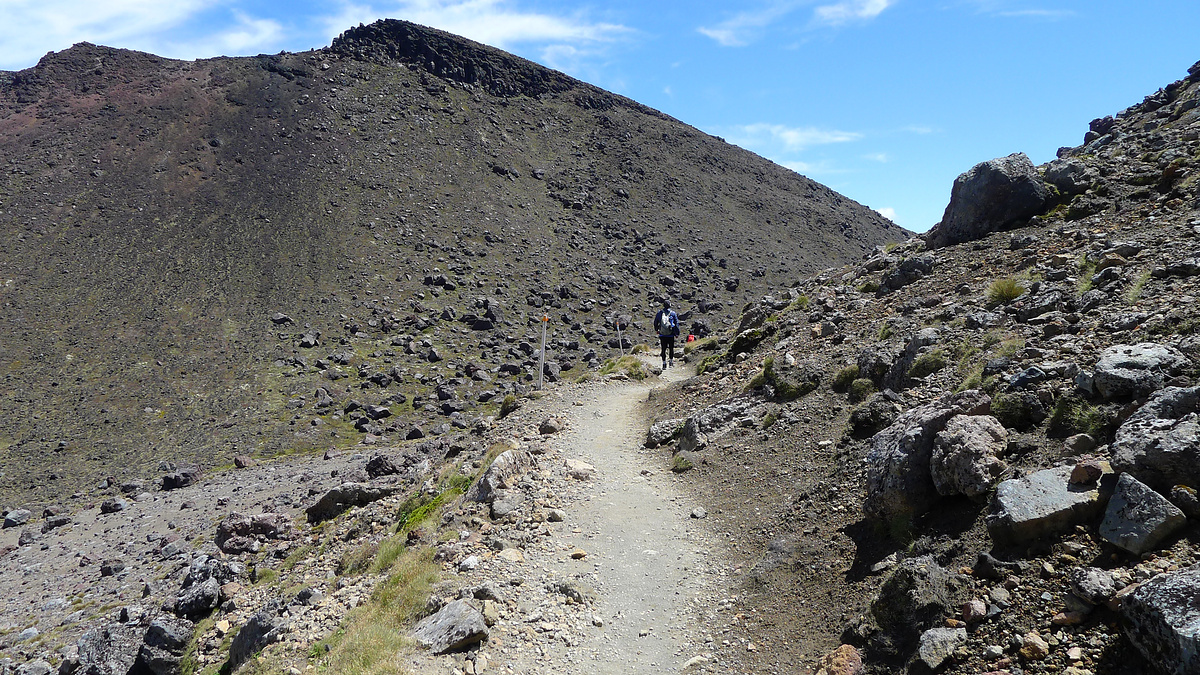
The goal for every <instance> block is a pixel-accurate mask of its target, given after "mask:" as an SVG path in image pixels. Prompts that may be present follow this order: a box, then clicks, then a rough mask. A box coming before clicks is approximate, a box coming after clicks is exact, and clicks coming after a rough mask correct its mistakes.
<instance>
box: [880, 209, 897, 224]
mask: <svg viewBox="0 0 1200 675" xmlns="http://www.w3.org/2000/svg"><path fill="white" fill-rule="evenodd" d="M875 213H878V214H879V215H881V216H883V217H884V218H887V219H888V220H890V221H892V222H893V223H894V222H896V209H893V208H892V207H890V206H885V207H883V208H882V209H875Z"/></svg>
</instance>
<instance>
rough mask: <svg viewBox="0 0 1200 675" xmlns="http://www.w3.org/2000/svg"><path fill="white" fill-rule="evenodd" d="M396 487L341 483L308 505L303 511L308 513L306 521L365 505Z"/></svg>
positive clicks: (386, 495) (313, 521) (391, 492)
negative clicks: (314, 502)
mask: <svg viewBox="0 0 1200 675" xmlns="http://www.w3.org/2000/svg"><path fill="white" fill-rule="evenodd" d="M397 489H398V488H395V487H389V486H379V485H368V484H365V483H342V484H341V485H339V486H337V487H335V488H333V489H332V490H330V491H329V492H326V493H325V494H324V496H322V497H321V499H319V500H318V501H317V503H316V504H313V505H312V506H310V507H308V508H307V509H306V510H305V513H306V514H307V515H308V522H310V523H319V522H321V521H325V520H329V519H331V518H337V517H338V516H340V515H341V514H343V513H345V512H346V511H349V510H350V509H351V508H353V507H355V506H366V505H367V504H370V503H371V502H375V501H379V500H380V499H383V498H384V497H389V496H391V495H393V494H395V493H396V491H397Z"/></svg>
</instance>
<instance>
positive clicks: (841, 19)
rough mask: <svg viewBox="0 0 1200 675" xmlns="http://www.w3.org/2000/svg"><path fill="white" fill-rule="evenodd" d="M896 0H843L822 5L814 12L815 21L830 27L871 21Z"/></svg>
mask: <svg viewBox="0 0 1200 675" xmlns="http://www.w3.org/2000/svg"><path fill="white" fill-rule="evenodd" d="M893 4H895V0H843V1H842V2H839V3H836V4H833V5H821V6H820V7H817V8H816V9H814V10H813V20H814V21H816V22H817V23H820V24H825V25H829V26H841V25H843V24H846V23H850V22H851V21H869V20H871V19H874V18H875V17H877V16H879V15H880V14H882V13H883V10H885V9H887V8H888V7H890V6H891V5H893Z"/></svg>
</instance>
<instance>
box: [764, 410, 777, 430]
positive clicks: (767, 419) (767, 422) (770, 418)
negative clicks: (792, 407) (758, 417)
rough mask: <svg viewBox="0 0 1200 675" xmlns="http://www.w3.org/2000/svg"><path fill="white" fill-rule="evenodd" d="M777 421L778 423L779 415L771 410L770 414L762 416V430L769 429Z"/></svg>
mask: <svg viewBox="0 0 1200 675" xmlns="http://www.w3.org/2000/svg"><path fill="white" fill-rule="evenodd" d="M778 421H779V415H778V414H777V413H776V412H775V411H774V410H772V411H771V412H769V413H767V414H766V415H763V418H762V428H763V429H770V428H771V426H772V425H773V424H775V423H776V422H778Z"/></svg>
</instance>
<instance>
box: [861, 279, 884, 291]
mask: <svg viewBox="0 0 1200 675" xmlns="http://www.w3.org/2000/svg"><path fill="white" fill-rule="evenodd" d="M858 292H859V293H878V292H879V282H878V281H875V280H874V279H868V280H867V281H864V282H862V283H861V284H859V285H858Z"/></svg>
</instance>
